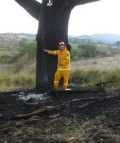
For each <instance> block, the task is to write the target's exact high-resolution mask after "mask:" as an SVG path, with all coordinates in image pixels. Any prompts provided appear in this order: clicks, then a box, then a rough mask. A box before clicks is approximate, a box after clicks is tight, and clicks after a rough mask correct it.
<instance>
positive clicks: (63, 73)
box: [54, 70, 69, 90]
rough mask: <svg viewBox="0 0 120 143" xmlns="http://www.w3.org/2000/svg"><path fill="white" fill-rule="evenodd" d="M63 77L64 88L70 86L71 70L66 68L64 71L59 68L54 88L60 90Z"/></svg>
mask: <svg viewBox="0 0 120 143" xmlns="http://www.w3.org/2000/svg"><path fill="white" fill-rule="evenodd" d="M62 77H63V80H64V82H63V89H64V90H65V89H66V88H67V86H68V79H69V70H64V71H59V70H57V71H56V73H55V78H54V89H55V90H58V89H59V81H60V79H61V78H62Z"/></svg>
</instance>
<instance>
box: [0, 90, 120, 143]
mask: <svg viewBox="0 0 120 143" xmlns="http://www.w3.org/2000/svg"><path fill="white" fill-rule="evenodd" d="M86 91H87V90H86ZM119 93H120V92H119V91H116V92H114V93H109V94H108V93H106V92H103V91H97V90H96V91H95V92H93V91H89V92H79V93H70V92H68V93H67V92H66V93H63V92H61V93H54V94H52V95H47V96H48V97H49V98H47V99H46V100H45V101H42V102H36V101H34V100H29V101H22V100H20V99H19V96H18V95H19V93H16V94H1V95H0V142H1V143H13V142H14V143H26V142H28V143H120V97H119ZM24 96H27V95H24ZM45 96H46V95H45ZM58 105H64V106H62V108H59V109H57V108H56V109H54V110H52V111H46V112H44V113H41V114H39V115H35V116H32V117H30V118H27V119H19V120H11V119H12V117H13V115H15V114H16V113H27V112H31V111H33V110H36V109H38V108H43V107H46V106H55V107H57V106H58Z"/></svg>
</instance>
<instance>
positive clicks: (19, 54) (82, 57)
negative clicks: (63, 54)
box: [0, 37, 120, 91]
mask: <svg viewBox="0 0 120 143" xmlns="http://www.w3.org/2000/svg"><path fill="white" fill-rule="evenodd" d="M3 39H5V38H3ZM16 39H17V38H16V37H15V38H14V40H13V39H12V40H10V42H8V43H7V45H6V46H5V44H4V43H5V42H6V41H3V42H2V45H1V44H0V49H1V51H0V66H1V68H0V91H11V90H19V89H30V88H34V87H35V73H36V69H35V59H36V41H34V40H27V39H24V38H23V39H19V40H18V41H17V42H15V41H16ZM7 41H8V40H7ZM11 41H14V42H13V43H14V44H13V43H12V46H13V49H12V47H11V45H10V43H11ZM3 47H4V48H3ZM8 47H9V49H10V50H8ZM15 47H16V48H15ZM11 49H12V50H11ZM119 52H120V49H119V48H112V47H111V45H106V44H98V43H79V44H72V50H71V61H72V63H71V73H70V85H75V86H80V87H81V86H82V87H86V86H87V87H91V86H95V85H96V84H97V83H100V82H102V81H116V82H113V83H111V84H109V87H115V88H119V85H120V83H119V81H120V70H119V68H118V69H116V67H119V55H118V53H119ZM115 54H117V55H118V56H116V55H115ZM111 55H112V57H110V58H109V57H108V56H111ZM103 56H104V57H106V56H107V57H108V58H107V57H106V58H103ZM100 57H102V58H100ZM89 58H90V59H89ZM73 61H74V62H73ZM105 62H107V63H106V64H105ZM103 63H104V64H105V65H103ZM112 63H113V65H112ZM106 65H111V66H112V67H113V68H112V71H111V70H110V69H111V67H109V66H107V67H106ZM102 68H103V69H102ZM106 68H107V71H106Z"/></svg>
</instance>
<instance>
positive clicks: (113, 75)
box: [70, 70, 120, 89]
mask: <svg viewBox="0 0 120 143" xmlns="http://www.w3.org/2000/svg"><path fill="white" fill-rule="evenodd" d="M106 81H108V84H107V85H106V87H108V88H111V89H112V88H114V89H120V70H113V71H97V70H88V71H87V70H74V71H71V73H70V84H72V85H76V86H78V87H94V86H96V84H98V83H101V82H106ZM111 81H113V82H111ZM109 82H110V83H109Z"/></svg>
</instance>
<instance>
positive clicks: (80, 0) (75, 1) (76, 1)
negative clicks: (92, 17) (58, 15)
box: [69, 0, 100, 8]
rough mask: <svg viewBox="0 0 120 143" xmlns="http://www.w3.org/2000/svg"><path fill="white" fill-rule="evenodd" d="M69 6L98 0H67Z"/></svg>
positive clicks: (72, 6)
mask: <svg viewBox="0 0 120 143" xmlns="http://www.w3.org/2000/svg"><path fill="white" fill-rule="evenodd" d="M69 1H70V6H71V8H74V7H75V6H77V5H82V4H86V3H90V2H96V1H100V0H69Z"/></svg>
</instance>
